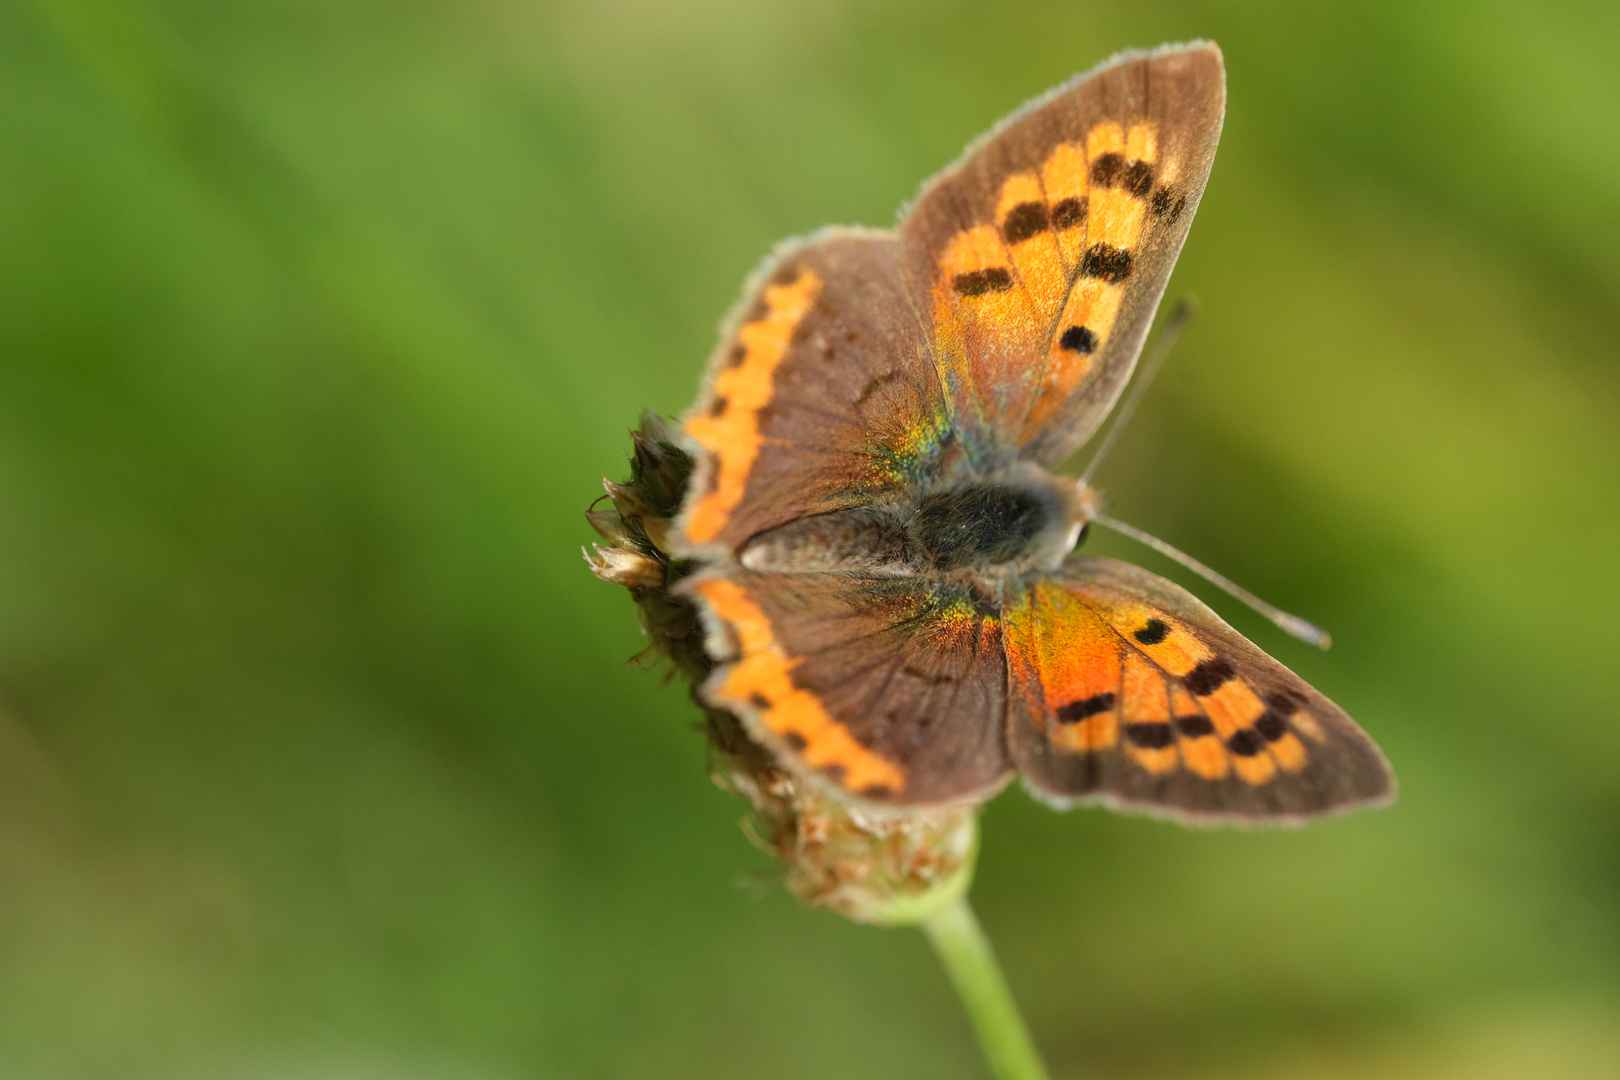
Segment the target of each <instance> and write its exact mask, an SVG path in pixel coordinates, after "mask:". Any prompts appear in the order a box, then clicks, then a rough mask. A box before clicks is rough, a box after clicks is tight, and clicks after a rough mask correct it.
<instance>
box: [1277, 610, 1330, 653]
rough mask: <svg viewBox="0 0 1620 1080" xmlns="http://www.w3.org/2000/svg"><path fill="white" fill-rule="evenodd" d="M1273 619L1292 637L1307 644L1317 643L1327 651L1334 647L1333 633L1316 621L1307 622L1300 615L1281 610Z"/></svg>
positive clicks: (1317, 645)
mask: <svg viewBox="0 0 1620 1080" xmlns="http://www.w3.org/2000/svg"><path fill="white" fill-rule="evenodd" d="M1272 621H1273V622H1275V623H1276V624H1277V625H1278V626H1279V627H1281V628H1282V630H1283V632H1284V633H1286V634H1288V635H1289V636H1291V637H1296V638H1298V639H1299V640H1301V641H1303V642H1304V643H1305V644H1307V645H1315V646H1316V647H1317V648H1318V649H1321V650H1322V651H1323V652H1327V651H1328V650H1329V649H1331V648H1332V647H1333V635H1332V634H1330V633H1328V632H1327V631H1326V630H1324V629H1322V628H1321V627H1320V626H1317V625H1316V624H1315V623H1311V622H1306V621H1305V620H1304V619H1302V618H1300V617H1299V616H1298V615H1289V614H1288V613H1287V612H1279V613H1278V615H1277V617H1275V618H1273V619H1272Z"/></svg>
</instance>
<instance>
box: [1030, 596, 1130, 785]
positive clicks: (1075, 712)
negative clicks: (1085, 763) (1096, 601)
mask: <svg viewBox="0 0 1620 1080" xmlns="http://www.w3.org/2000/svg"><path fill="white" fill-rule="evenodd" d="M1006 625H1007V648H1008V651H1009V653H1010V654H1011V656H1012V659H1013V662H1014V663H1016V664H1018V665H1020V666H1021V667H1023V668H1024V669H1025V670H1026V672H1027V674H1028V676H1030V677H1029V678H1027V679H1025V680H1023V685H1024V686H1025V687H1026V688H1033V687H1038V688H1039V689H1040V692H1041V698H1040V700H1038V701H1034V702H1031V705H1032V706H1033V708H1032V710H1031V711H1032V713H1033V715H1035V716H1037V717H1051V718H1052V721H1053V722H1052V723H1051V724H1050V726H1049V727H1048V729H1047V732H1046V736H1047V738H1048V739H1050V740H1051V742H1052V745H1053V746H1056V747H1058V748H1060V749H1063V750H1067V751H1069V752H1070V753H1074V754H1083V753H1094V752H1096V751H1098V750H1106V749H1109V748H1111V747H1113V746H1115V745H1117V744H1118V742H1119V715H1118V713H1117V712H1116V709H1115V706H1116V703H1117V702H1118V699H1119V692H1120V663H1121V658H1122V652H1121V649H1120V647H1119V642H1118V640H1117V639H1116V638H1115V637H1114V635H1113V634H1112V633H1110V632H1109V629H1108V625H1107V624H1106V623H1104V622H1103V621H1102V620H1101V619H1100V618H1098V617H1097V615H1096V613H1095V612H1093V611H1092V610H1091V609H1090V608H1089V607H1087V606H1086V605H1084V604H1082V603H1080V602H1079V601H1078V600H1076V599H1075V598H1074V597H1073V596H1072V595H1070V594H1069V593H1068V592H1065V591H1064V590H1062V589H1051V588H1036V589H1031V590H1030V591H1029V592H1028V593H1026V594H1025V597H1024V599H1023V600H1022V601H1021V602H1020V603H1018V604H1017V605H1016V606H1015V607H1013V608H1011V609H1010V610H1009V611H1008V612H1007V616H1006ZM1026 692H1027V691H1026Z"/></svg>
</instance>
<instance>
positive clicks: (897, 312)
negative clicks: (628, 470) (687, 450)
mask: <svg viewBox="0 0 1620 1080" xmlns="http://www.w3.org/2000/svg"><path fill="white" fill-rule="evenodd" d="M926 340H927V339H926V330H925V328H924V327H923V326H922V324H921V323H920V321H919V320H918V318H917V316H916V314H915V312H914V310H913V308H912V305H911V303H910V301H909V299H908V298H907V295H906V292H905V290H904V288H903V286H902V285H901V283H900V280H899V273H898V267H897V263H896V258H895V239H894V235H893V234H892V233H888V232H866V231H853V230H846V229H829V230H826V231H824V232H822V233H820V234H818V235H816V236H813V237H811V238H810V239H809V240H806V241H799V242H795V243H791V244H789V245H787V246H785V247H784V248H783V249H782V250H780V251H778V252H777V253H776V254H775V255H774V256H773V257H772V258H771V259H770V260H769V261H768V262H767V263H766V265H765V267H764V268H763V269H762V270H761V271H760V272H759V273H758V274H756V275H755V277H754V278H753V279H752V280H751V281H750V282H749V284H748V286H747V287H746V288H745V290H744V297H743V302H742V304H741V305H740V306H739V307H738V309H737V311H736V313H735V314H734V315H733V317H732V319H731V320H730V322H729V323H728V325H727V326H726V328H725V329H724V331H723V332H722V334H721V341H720V347H719V349H718V350H717V351H716V353H715V355H714V358H713V359H712V360H711V361H710V366H709V376H708V379H707V381H706V383H705V387H704V390H703V392H702V393H701V394H700V395H699V397H698V401H697V404H696V405H695V406H693V408H692V410H691V412H689V413H688V414H687V416H686V418H685V421H684V426H685V429H686V432H687V435H688V436H689V437H690V438H691V439H692V440H693V441H694V442H695V443H696V444H697V445H698V448H699V450H700V451H701V452H700V453H699V454H698V465H697V469H696V472H695V474H694V476H693V482H692V486H691V489H690V492H689V494H688V496H687V498H686V502H685V505H684V507H683V509H682V512H681V516H680V522H679V524H680V526H681V529H680V534H679V535H678V536H677V538H676V542H677V544H678V545H680V547H681V548H682V549H683V553H684V554H689V555H704V556H709V557H724V556H725V555H727V554H729V553H732V552H735V551H736V550H737V548H738V547H739V546H740V545H741V544H742V543H743V542H744V541H745V540H747V539H748V538H749V537H750V536H753V535H754V534H755V533H758V532H760V531H762V530H764V529H768V528H771V527H773V526H776V525H780V524H782V523H784V522H787V521H793V520H796V519H798V518H801V517H804V516H806V515H808V514H815V513H822V512H825V511H829V510H835V509H839V508H841V507H846V506H852V505H863V504H866V503H870V502H873V501H875V500H877V499H880V498H882V497H883V496H884V495H885V494H886V493H888V492H891V491H893V490H895V489H897V488H898V487H901V486H903V485H905V484H907V483H909V482H910V481H911V480H913V479H914V478H915V477H916V475H918V474H919V472H920V471H921V470H922V469H924V468H926V467H927V465H928V463H929V462H930V461H931V460H932V457H933V455H934V454H935V453H936V452H937V450H938V447H939V444H940V441H941V438H942V437H943V431H944V424H945V407H944V403H943V398H942V395H941V392H940V388H939V379H938V376H937V374H936V373H935V371H934V368H933V366H932V365H931V363H930V362H929V360H928V358H927V346H926Z"/></svg>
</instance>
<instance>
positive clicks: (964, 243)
mask: <svg viewBox="0 0 1620 1080" xmlns="http://www.w3.org/2000/svg"><path fill="white" fill-rule="evenodd" d="M1173 166H1174V163H1167V162H1161V161H1160V160H1159V139H1158V132H1157V129H1156V128H1155V127H1154V126H1153V125H1152V124H1148V123H1137V124H1132V125H1131V126H1130V127H1129V128H1128V129H1127V128H1125V127H1124V126H1122V125H1120V124H1117V123H1114V122H1112V121H1109V122H1106V123H1101V124H1098V125H1096V126H1095V127H1093V128H1092V129H1091V130H1090V131H1089V132H1087V133H1086V136H1085V139H1084V140H1083V141H1077V142H1066V143H1060V144H1058V145H1057V146H1056V147H1054V148H1053V149H1052V151H1051V152H1050V153H1048V154H1047V156H1046V160H1045V161H1044V162H1043V163H1042V165H1041V168H1040V169H1039V170H1038V171H1036V170H1031V171H1028V172H1018V173H1013V174H1012V175H1010V176H1008V177H1007V178H1006V179H1004V180H1003V181H1002V182H1001V189H1000V192H999V193H998V196H997V199H996V209H995V222H996V223H995V225H993V226H992V225H977V226H974V227H972V228H969V229H964V230H963V231H961V232H960V233H957V234H956V236H955V237H953V238H952V240H951V242H950V243H949V244H948V245H946V248H945V251H944V253H943V254H942V255H941V256H940V257H939V262H938V267H937V272H936V275H935V287H934V292H933V319H934V332H935V336H936V339H937V340H938V342H939V343H940V345H941V347H942V348H941V362H942V364H943V366H944V369H945V371H946V373H947V374H948V375H950V374H954V375H955V377H956V378H955V382H957V383H961V382H969V383H970V384H971V385H973V386H975V387H977V388H980V389H981V392H982V391H983V390H984V389H985V388H996V389H997V390H998V391H999V392H1001V394H1002V397H1003V400H1001V401H999V402H997V403H996V404H997V406H998V408H999V409H1001V410H1002V411H1003V412H1011V411H1013V410H1026V411H1025V415H1026V419H1025V421H1024V424H1023V429H1022V432H1021V435H1020V441H1027V440H1028V439H1030V438H1032V437H1034V436H1035V435H1036V434H1038V433H1039V432H1040V430H1041V429H1042V428H1043V427H1044V426H1045V425H1046V423H1047V422H1048V421H1049V420H1050V419H1051V418H1052V416H1053V415H1054V414H1055V413H1056V412H1057V411H1058V410H1059V409H1060V408H1062V406H1063V404H1064V403H1065V402H1066V401H1067V400H1068V398H1069V395H1070V394H1071V393H1072V392H1073V391H1074V389H1075V388H1076V387H1077V386H1079V385H1080V382H1081V380H1083V379H1084V378H1085V377H1086V375H1087V373H1088V372H1090V371H1091V369H1092V356H1093V354H1095V353H1096V352H1097V351H1098V350H1099V349H1101V348H1102V347H1103V345H1104V344H1105V343H1106V342H1107V340H1108V335H1109V334H1110V333H1111V332H1112V330H1113V328H1114V323H1115V321H1116V320H1117V319H1118V317H1119V311H1120V305H1121V303H1122V302H1123V300H1124V297H1125V293H1126V288H1127V282H1128V281H1129V279H1130V276H1131V274H1132V272H1133V270H1134V268H1135V259H1136V255H1137V250H1138V248H1139V246H1140V244H1141V241H1142V237H1143V233H1144V230H1145V228H1146V224H1147V222H1148V221H1149V219H1150V217H1168V218H1169V219H1171V220H1174V218H1175V217H1176V216H1178V215H1179V214H1180V212H1181V208H1182V204H1180V203H1177V202H1176V201H1175V196H1174V195H1173V193H1172V192H1171V189H1169V188H1166V187H1163V186H1160V187H1159V188H1158V189H1157V190H1155V188H1154V184H1155V179H1156V177H1157V176H1159V175H1160V174H1161V173H1162V174H1165V175H1169V174H1171V173H1173V172H1174V171H1175V169H1174V167H1173ZM1183 203H1184V200H1183ZM986 344H991V346H992V347H989V348H986V347H985V346H986ZM1017 344H1021V345H1022V346H1023V348H1022V349H1021V350H1009V349H1008V346H1009V345H1017ZM1010 352H1011V353H1012V354H1013V355H1009V353H1010ZM1032 354H1033V355H1032ZM1037 358H1039V361H1040V363H1039V365H1038V367H1037V369H1036V370H1037V373H1036V375H1035V376H1034V379H1035V382H1036V385H1033V386H1028V385H1026V383H1027V381H1028V378H1027V372H1028V370H1029V368H1030V366H1031V361H1032V360H1035V359H1037ZM1011 388H1016V390H1014V393H1013V394H1008V393H1007V391H1008V390H1009V389H1011ZM1026 407H1027V408H1026Z"/></svg>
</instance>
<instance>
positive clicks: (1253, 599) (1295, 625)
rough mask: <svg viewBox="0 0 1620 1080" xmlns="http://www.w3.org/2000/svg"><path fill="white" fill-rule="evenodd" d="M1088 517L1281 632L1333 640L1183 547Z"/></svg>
mask: <svg viewBox="0 0 1620 1080" xmlns="http://www.w3.org/2000/svg"><path fill="white" fill-rule="evenodd" d="M1091 520H1092V521H1095V522H1096V523H1097V524H1099V525H1101V526H1103V527H1105V528H1109V529H1113V530H1114V531H1115V532H1117V533H1120V534H1122V535H1124V536H1128V537H1130V538H1131V539H1132V540H1135V541H1136V542H1137V543H1139V544H1146V545H1147V546H1148V547H1150V548H1152V549H1153V550H1154V551H1157V552H1158V553H1159V554H1160V555H1163V556H1164V557H1165V558H1168V559H1174V560H1175V561H1176V562H1178V563H1180V564H1181V565H1182V566H1185V567H1186V568H1187V569H1189V570H1191V571H1192V572H1193V573H1195V574H1197V575H1198V576H1199V577H1201V578H1204V579H1205V580H1206V581H1209V582H1211V583H1212V584H1215V585H1218V586H1220V587H1221V588H1223V589H1225V590H1226V591H1227V592H1229V593H1231V594H1232V595H1233V596H1235V597H1237V598H1238V599H1239V600H1241V601H1243V602H1244V603H1245V604H1248V605H1249V606H1250V607H1252V608H1253V609H1254V610H1256V611H1258V612H1259V613H1260V614H1262V615H1264V616H1265V617H1266V618H1268V619H1270V620H1271V621H1272V622H1274V623H1276V624H1277V626H1278V627H1279V628H1281V630H1282V631H1283V633H1285V634H1289V635H1291V636H1293V637H1297V638H1299V640H1301V641H1303V642H1305V643H1306V644H1307V645H1315V646H1316V647H1317V648H1319V649H1326V648H1328V647H1329V646H1330V645H1332V644H1333V639H1332V638H1331V637H1329V636H1328V632H1327V631H1326V630H1323V629H1322V628H1321V627H1320V626H1317V625H1316V624H1314V623H1308V622H1306V621H1305V620H1304V619H1302V618H1300V617H1299V616H1298V615H1290V614H1288V612H1286V611H1284V610H1283V609H1282V608H1279V607H1273V606H1272V605H1271V604H1268V603H1266V602H1265V601H1264V600H1262V599H1260V598H1259V597H1258V596H1256V595H1254V593H1252V592H1250V591H1249V590H1248V589H1245V588H1244V587H1243V586H1241V585H1239V584H1238V583H1237V582H1235V581H1233V580H1231V579H1230V578H1228V577H1226V576H1225V575H1224V574H1217V573H1216V572H1215V571H1213V570H1211V569H1210V568H1209V567H1207V566H1205V565H1204V564H1203V563H1201V562H1199V561H1198V560H1197V559H1195V558H1193V557H1192V556H1191V555H1188V554H1187V553H1186V552H1185V551H1179V550H1177V549H1176V548H1173V547H1171V546H1170V545H1169V544H1167V543H1165V542H1164V541H1163V540H1160V539H1159V538H1158V537H1157V536H1153V535H1152V534H1150V533H1145V532H1143V531H1142V530H1141V529H1138V528H1136V527H1135V526H1133V525H1127V524H1125V523H1124V522H1123V521H1115V520H1114V519H1113V518H1111V517H1109V516H1108V515H1106V514H1093V515H1092V516H1091Z"/></svg>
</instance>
